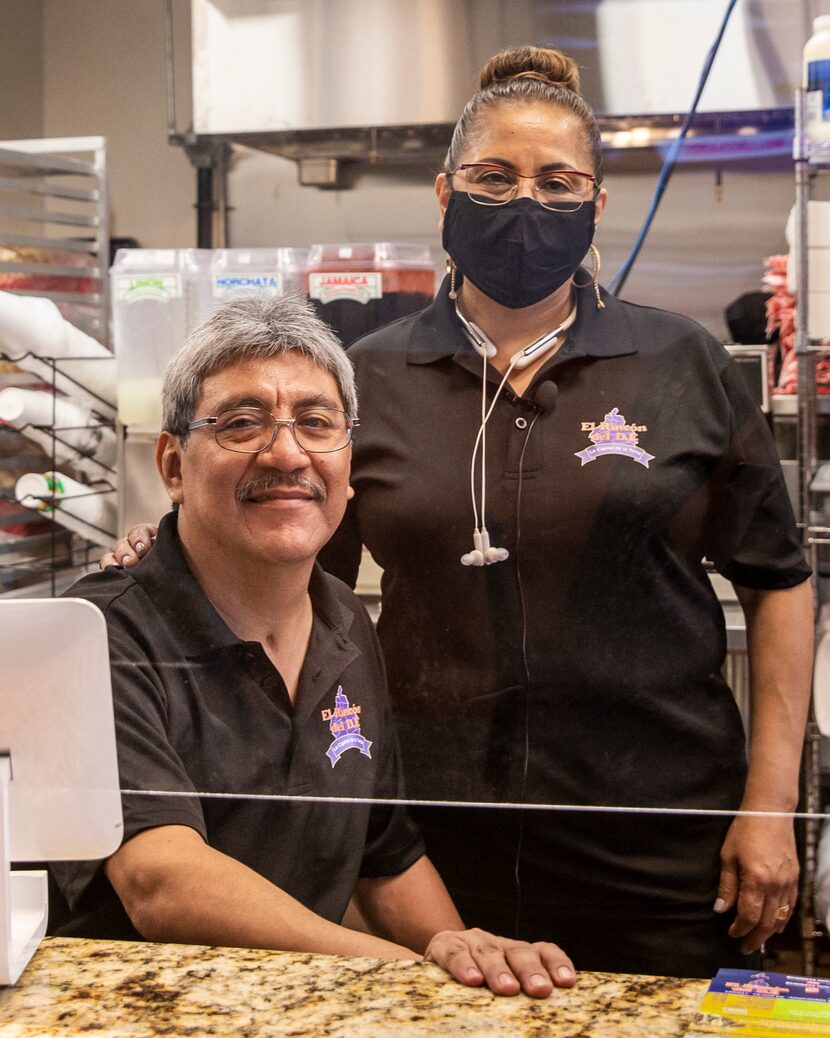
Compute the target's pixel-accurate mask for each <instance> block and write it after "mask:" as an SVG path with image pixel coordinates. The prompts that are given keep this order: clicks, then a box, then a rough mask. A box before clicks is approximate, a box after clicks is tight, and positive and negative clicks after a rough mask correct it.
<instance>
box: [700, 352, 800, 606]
mask: <svg viewBox="0 0 830 1038" xmlns="http://www.w3.org/2000/svg"><path fill="white" fill-rule="evenodd" d="M721 383H722V386H723V389H724V392H725V393H726V396H727V398H728V400H729V404H730V409H731V417H730V436H729V447H728V451H727V455H726V457H725V459H724V461H723V464H722V465H721V466H720V468H719V471H718V472H717V474H716V476H715V479H714V482H713V495H712V512H711V514H710V516H709V521H708V523H707V528H708V530H709V531H710V533H709V534H708V537H707V541H708V543H707V547H706V554H707V555H708V557H709V558H710V559H711V560H712V561H713V562H714V564H715V567H716V568H717V569H718V571H719V572H720V573H722V574H723V576H724V577H726V578H727V579H728V580H731V581H732V582H733V583H735V584H738V585H741V586H743V587H748V588H758V589H765V590H775V589H779V588H789V587H794V586H795V585H796V584H800V583H801V582H802V581H804V580H806V579H807V578H808V577H809V576H810V567H809V566H808V565H807V562H806V560H805V558H804V554H803V552H802V549H801V541H800V538H799V535H798V529H797V527H796V523H795V517H794V516H793V511H792V506H791V504H790V499H789V495H788V493H787V488H786V485H785V483H784V477H783V473H782V471H781V464H780V462H779V460H778V454H777V451H776V449H775V443H774V441H773V439H772V435H771V433H770V430H769V427H768V426H767V423H766V420H765V418H764V416H763V414H762V412H761V411H760V409H759V407H758V405H757V403H756V402H755V401H754V400H753V399H752V396H751V395H750V393H749V390H748V389H747V387H746V384H745V383H744V381H743V379H742V377H741V374H740V372H739V371H738V370H737V368H736V366H735V364H734V362H732V361H731V360H730V361H729V362H728V364H727V365H726V367H725V368H724V370H723V373H722V375H721Z"/></svg>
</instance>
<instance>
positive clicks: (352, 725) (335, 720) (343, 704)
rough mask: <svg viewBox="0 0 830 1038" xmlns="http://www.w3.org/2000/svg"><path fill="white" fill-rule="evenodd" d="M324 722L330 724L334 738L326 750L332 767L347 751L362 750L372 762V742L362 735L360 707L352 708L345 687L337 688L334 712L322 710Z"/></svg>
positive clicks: (339, 686)
mask: <svg viewBox="0 0 830 1038" xmlns="http://www.w3.org/2000/svg"><path fill="white" fill-rule="evenodd" d="M320 713H321V714H322V716H323V720H324V721H328V723H329V731H330V732H331V734H332V735H333V736H334V742H333V743H332V744H331V746H329V748H328V749H327V750H326V756H327V757H328V759H329V760H330V761H331V766H332V767H334V765H335V764H336V763H337V762H338V761H339V760H340V758H341V757H342V756H343V754H344V753H345V752H346V750H360V752H361V753H362V754H363V755H364V757H368V758H369V759H370V760H371V758H372V754H371V752H370V749H371V746H372V744H371V742H370V741H369V740H368V739H366V738H364V737H363V736H362V735H361V734H360V707H359V706H356V705H355V706H350V705H349V698H348V696H347V695H346V694H345V693H344V692H343V686H342V685H338V686H337V695H336V696H335V697H334V710H321V711H320Z"/></svg>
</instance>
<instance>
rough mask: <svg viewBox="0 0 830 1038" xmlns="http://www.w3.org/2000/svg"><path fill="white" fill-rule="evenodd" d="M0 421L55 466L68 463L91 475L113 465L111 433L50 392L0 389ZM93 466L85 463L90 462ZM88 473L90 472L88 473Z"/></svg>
mask: <svg viewBox="0 0 830 1038" xmlns="http://www.w3.org/2000/svg"><path fill="white" fill-rule="evenodd" d="M0 421H4V422H7V423H8V424H9V425H11V426H12V427H13V428H14V429H19V430H21V431H22V432H23V433H24V435H25V436H26V437H27V438H29V439H31V440H32V441H33V442H35V443H37V444H38V445H39V446H40V447H42V448H43V450H44V451H45V452H46V453H47V454H49V455H50V456H51V457H54V459H55V461H56V462H58V463H59V464H63V463H65V462H71V463H72V464H73V465H77V466H78V467H79V468H82V469H84V468H85V469H86V471H88V472H90V474H91V475H93V476H95V475H102V474H103V473H101V472H100V470H99V468H98V467H97V466H103V467H104V468H108V469H112V468H113V466H114V465H115V456H116V448H117V443H116V438H115V433H114V432H113V430H112V429H110V428H109V427H108V426H107V425H105V424H103V423H102V422H101V420H100V419H99V418H96V417H95V415H94V414H93V413H92V411H91V410H90V408H88V407H84V406H79V405H78V404H75V403H73V402H72V401H71V400H65V399H64V398H63V397H59V396H56V395H55V394H53V393H47V392H39V391H37V390H31V389H19V388H17V387H14V386H12V387H9V388H8V389H3V390H0ZM93 459H94V461H95V462H96V463H97V465H96V466H95V467H93V466H91V465H89V464H88V462H89V461H90V460H93ZM90 470H92V471H90Z"/></svg>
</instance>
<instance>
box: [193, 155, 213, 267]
mask: <svg viewBox="0 0 830 1038" xmlns="http://www.w3.org/2000/svg"><path fill="white" fill-rule="evenodd" d="M196 245H197V247H198V248H200V249H212V248H213V165H212V164H210V165H200V166H197V167H196Z"/></svg>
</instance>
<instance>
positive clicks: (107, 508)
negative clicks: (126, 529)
mask: <svg viewBox="0 0 830 1038" xmlns="http://www.w3.org/2000/svg"><path fill="white" fill-rule="evenodd" d="M14 493H15V497H16V498H17V500H18V501H19V502H20V504H21V505H23V506H24V507H25V508H32V509H35V511H38V512H41V513H43V514H45V515H48V516H50V517H51V518H52V519H54V520H55V521H56V522H58V523H60V524H61V525H62V526H65V527H66V528H67V529H69V530H72V531H74V532H75V533H79V534H81V536H83V537H85V538H86V539H87V540H90V541H94V542H95V543H96V544H101V545H103V546H104V547H109V546H110V545H111V544H112V542H113V540H114V539H115V529H116V501H115V496H116V495H115V491H114V490H112V489H111V488H110V487H107V486H104V487H101V488H100V489H99V488H97V487H94V486H86V485H85V484H83V483H78V482H77V481H76V480H74V479H71V478H70V477H69V476H66V475H64V474H63V473H62V472H27V473H26V474H25V475H23V476H21V477H20V479H18V481H17V484H16V486H15V488H14Z"/></svg>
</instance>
